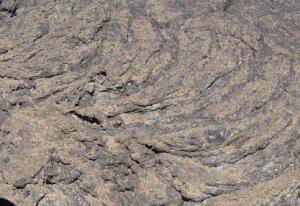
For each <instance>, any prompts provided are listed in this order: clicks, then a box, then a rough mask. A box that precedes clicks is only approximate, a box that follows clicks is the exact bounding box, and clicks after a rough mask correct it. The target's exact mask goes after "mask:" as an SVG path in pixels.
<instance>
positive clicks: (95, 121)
mask: <svg viewBox="0 0 300 206" xmlns="http://www.w3.org/2000/svg"><path fill="white" fill-rule="evenodd" d="M68 114H72V115H74V116H75V117H77V118H78V119H80V120H81V121H83V122H86V123H89V124H92V125H99V126H100V127H101V128H103V125H102V122H101V121H100V120H98V119H97V118H96V117H91V116H87V115H82V114H80V113H78V112H76V111H70V112H68Z"/></svg>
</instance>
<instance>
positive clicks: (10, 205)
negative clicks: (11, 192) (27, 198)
mask: <svg viewBox="0 0 300 206" xmlns="http://www.w3.org/2000/svg"><path fill="white" fill-rule="evenodd" d="M0 205H1V206H16V205H15V204H14V203H12V202H10V201H9V200H7V199H4V198H0Z"/></svg>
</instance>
